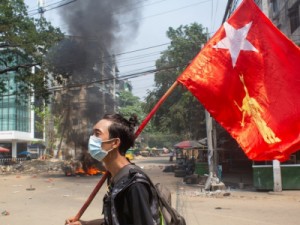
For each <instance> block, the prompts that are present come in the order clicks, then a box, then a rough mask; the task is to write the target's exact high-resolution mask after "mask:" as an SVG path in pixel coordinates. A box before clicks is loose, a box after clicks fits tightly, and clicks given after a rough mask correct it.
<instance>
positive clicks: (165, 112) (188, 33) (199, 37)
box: [144, 23, 206, 139]
mask: <svg viewBox="0 0 300 225" xmlns="http://www.w3.org/2000/svg"><path fill="white" fill-rule="evenodd" d="M167 36H168V37H169V38H170V39H171V45H170V46H169V47H168V49H167V50H166V51H164V52H163V54H162V56H161V57H160V59H158V60H157V61H156V67H157V69H158V70H159V72H157V73H156V74H155V79H154V81H155V86H156V88H155V89H154V90H153V91H152V92H150V93H149V94H148V96H147V97H146V104H145V106H144V110H145V111H146V112H149V111H150V110H151V109H152V108H153V107H154V105H155V104H156V103H157V102H158V101H159V99H160V98H161V97H162V96H163V95H164V93H166V91H167V90H168V89H169V87H170V86H171V85H172V84H173V83H174V82H175V80H176V79H177V77H178V76H179V75H180V74H181V73H182V71H183V70H184V69H185V68H186V66H187V65H188V63H189V62H190V61H191V60H192V59H193V58H194V57H195V56H196V55H197V53H198V52H199V50H200V48H201V46H202V45H203V44H204V43H205V42H206V34H205V33H204V28H203V27H202V25H200V24H197V23H193V24H191V25H190V26H180V27H179V28H177V29H173V28H169V30H168V32H167ZM164 68H172V69H167V70H164ZM152 121H153V126H154V127H155V130H157V131H159V132H163V133H169V134H172V133H174V134H177V135H178V136H179V137H181V139H200V138H203V137H205V136H206V128H205V114H204V108H203V106H202V105H201V104H200V102H199V101H198V100H197V99H196V98H195V97H194V96H193V95H191V94H190V93H189V92H187V91H186V90H185V89H183V88H176V89H175V90H174V91H173V93H172V94H171V95H170V96H169V97H168V99H167V100H166V101H165V102H164V104H163V105H162V106H161V107H160V109H159V110H158V111H157V113H156V114H155V115H154V117H153V119H152Z"/></svg>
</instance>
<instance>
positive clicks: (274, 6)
mask: <svg viewBox="0 0 300 225" xmlns="http://www.w3.org/2000/svg"><path fill="white" fill-rule="evenodd" d="M271 2H272V9H273V13H275V14H276V13H277V12H278V0H272V1H271Z"/></svg>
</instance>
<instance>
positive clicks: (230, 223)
mask: <svg viewBox="0 0 300 225" xmlns="http://www.w3.org/2000/svg"><path fill="white" fill-rule="evenodd" d="M134 162H135V163H136V164H137V165H139V166H141V167H142V168H144V169H145V171H146V172H147V173H148V174H149V176H150V177H151V178H152V180H153V181H154V183H156V182H160V183H163V184H164V185H167V187H168V188H169V189H170V190H171V192H172V205H173V207H174V208H177V210H178V211H179V212H180V213H181V214H182V215H183V216H184V217H185V218H186V222H187V224H189V225H198V224H199V225H200V224H205V225H218V224H225V225H248V224H249V225H250V224H251V225H268V224H270V225H271V224H272V225H294V224H300V222H299V221H300V220H299V210H300V191H284V192H282V193H279V194H275V193H272V192H256V191H245V190H238V189H236V190H232V189H231V190H226V192H214V193H210V192H204V191H202V192H201V188H200V187H199V186H198V185H186V184H184V183H183V182H182V178H177V177H174V174H173V173H164V172H162V170H163V168H164V166H166V165H168V164H169V162H168V157H148V158H144V159H137V160H135V161H134ZM99 179H100V177H99V176H73V177H66V176H64V174H63V173H59V174H58V173H57V172H56V173H53V174H51V173H47V174H38V175H22V174H20V175H17V174H14V175H1V176H0V180H1V181H0V182H1V186H0V192H1V198H0V210H1V213H2V214H1V216H0V224H1V225H19V224H30V225H38V224H43V225H58V224H64V220H65V218H67V217H70V216H74V215H75V214H77V212H78V211H79V209H80V208H81V206H82V205H83V203H84V202H85V201H86V199H87V197H88V196H89V194H90V193H91V192H92V190H93V188H94V187H95V185H96V183H97V182H98V181H99ZM225 185H226V183H225ZM105 192H106V187H105V186H103V187H102V189H101V190H100V192H99V194H98V195H97V196H96V198H95V199H94V201H93V202H92V203H91V205H90V207H89V208H88V209H87V210H86V212H85V213H84V215H83V217H82V219H83V220H89V219H94V218H98V217H100V216H101V210H102V197H103V195H104V193H105ZM224 193H230V195H229V196H224ZM5 212H6V213H5ZM5 214H8V215H5Z"/></svg>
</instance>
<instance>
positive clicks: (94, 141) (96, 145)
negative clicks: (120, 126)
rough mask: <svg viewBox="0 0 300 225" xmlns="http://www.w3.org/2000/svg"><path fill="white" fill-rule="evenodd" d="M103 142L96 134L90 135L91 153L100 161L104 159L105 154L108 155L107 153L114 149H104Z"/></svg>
mask: <svg viewBox="0 0 300 225" xmlns="http://www.w3.org/2000/svg"><path fill="white" fill-rule="evenodd" d="M111 140H112V139H111ZM107 141H110V140H107ZM107 141H105V142H107ZM102 143H103V141H102V139H101V138H98V137H96V136H94V135H92V136H90V139H89V145H88V149H89V153H90V155H91V156H92V157H93V158H94V159H96V160H98V161H102V160H103V159H104V158H105V156H107V154H108V153H109V152H110V151H112V150H113V148H112V149H110V150H108V151H105V150H103V149H102Z"/></svg>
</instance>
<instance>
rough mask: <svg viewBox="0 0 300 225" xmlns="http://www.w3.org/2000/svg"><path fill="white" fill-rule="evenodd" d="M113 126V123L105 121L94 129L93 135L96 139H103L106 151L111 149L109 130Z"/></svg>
mask: <svg viewBox="0 0 300 225" xmlns="http://www.w3.org/2000/svg"><path fill="white" fill-rule="evenodd" d="M111 124H112V122H111V121H109V120H104V119H103V120H100V121H99V122H98V123H96V124H95V126H94V127H93V133H94V135H95V136H96V137H98V138H101V140H102V148H103V149H104V150H107V149H111V145H112V142H110V141H108V140H110V139H109V132H108V128H109V126H110V125H111ZM106 141H108V142H106Z"/></svg>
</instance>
